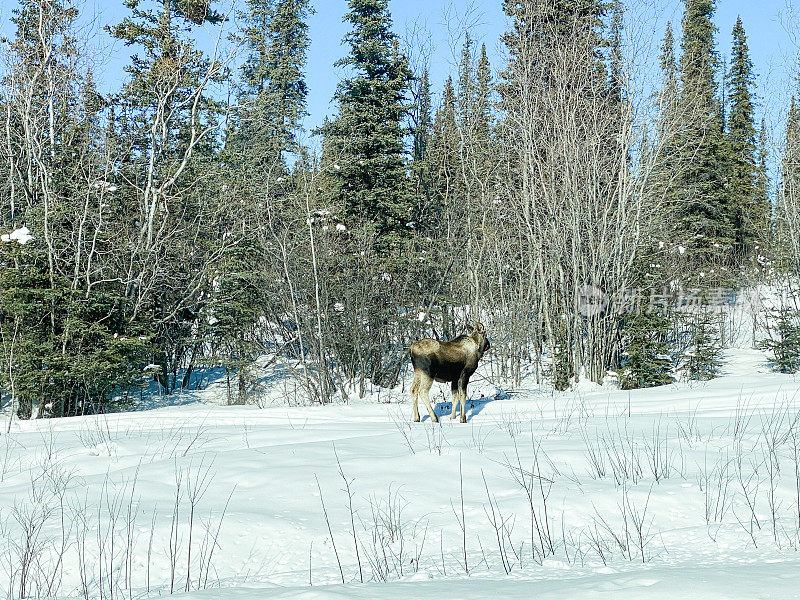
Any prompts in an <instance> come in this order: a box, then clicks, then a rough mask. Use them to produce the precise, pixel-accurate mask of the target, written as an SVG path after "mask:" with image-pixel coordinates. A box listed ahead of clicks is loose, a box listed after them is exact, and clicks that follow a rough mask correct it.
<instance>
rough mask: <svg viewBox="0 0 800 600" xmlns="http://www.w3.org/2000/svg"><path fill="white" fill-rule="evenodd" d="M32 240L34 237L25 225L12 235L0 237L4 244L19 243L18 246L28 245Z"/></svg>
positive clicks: (6, 234)
mask: <svg viewBox="0 0 800 600" xmlns="http://www.w3.org/2000/svg"><path fill="white" fill-rule="evenodd" d="M32 239H33V236H32V235H31V232H30V230H29V229H28V228H27V227H25V226H24V225H23V226H22V227H19V228H18V229H15V230H14V231H12V232H11V233H4V234H3V235H0V241H2V242H17V243H18V244H20V245H22V246H24V245H25V244H27V243H28V242H29V241H31V240H32Z"/></svg>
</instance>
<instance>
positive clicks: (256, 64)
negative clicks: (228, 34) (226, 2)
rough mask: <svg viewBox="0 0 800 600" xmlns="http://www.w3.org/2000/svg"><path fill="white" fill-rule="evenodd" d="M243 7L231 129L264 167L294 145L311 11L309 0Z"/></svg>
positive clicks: (304, 89)
mask: <svg viewBox="0 0 800 600" xmlns="http://www.w3.org/2000/svg"><path fill="white" fill-rule="evenodd" d="M247 6H248V10H247V11H246V12H244V13H243V14H242V17H243V19H244V20H245V26H244V28H243V41H244V43H245V47H246V49H247V52H248V54H247V59H246V60H245V62H244V64H243V65H242V83H241V86H240V91H239V101H240V104H241V117H240V123H239V124H238V130H237V132H236V133H237V134H238V138H237V139H239V140H241V145H242V151H244V152H245V153H247V154H248V155H249V158H248V160H249V162H250V163H255V162H260V163H261V166H262V167H263V168H264V169H269V168H270V167H271V166H273V165H275V164H278V163H280V164H283V163H284V162H285V154H286V153H287V152H296V151H297V149H298V140H297V133H298V131H299V128H300V122H301V120H302V118H303V117H304V116H305V108H306V98H307V96H308V86H307V84H306V81H305V77H304V69H305V64H306V59H307V53H308V47H309V44H310V39H309V37H308V17H309V15H310V14H311V12H312V10H311V8H310V6H309V0H248V1H247ZM256 157H257V158H256ZM262 179H263V178H262Z"/></svg>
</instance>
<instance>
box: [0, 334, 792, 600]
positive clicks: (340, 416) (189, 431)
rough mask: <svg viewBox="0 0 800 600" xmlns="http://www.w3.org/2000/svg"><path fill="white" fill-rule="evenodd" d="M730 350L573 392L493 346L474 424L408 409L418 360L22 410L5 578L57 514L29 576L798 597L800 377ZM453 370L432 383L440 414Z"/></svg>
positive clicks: (333, 588) (457, 592)
mask: <svg viewBox="0 0 800 600" xmlns="http://www.w3.org/2000/svg"><path fill="white" fill-rule="evenodd" d="M725 359H726V363H725V367H724V374H723V376H721V377H720V378H718V379H715V380H712V381H710V382H702V383H701V382H679V383H675V384H673V385H669V386H664V387H659V388H653V389H649V390H634V391H631V392H628V391H619V390H616V389H613V386H612V385H610V384H609V385H603V386H598V385H594V384H581V385H579V386H577V388H576V389H574V390H572V391H569V392H563V393H556V392H553V391H552V390H551V389H548V388H547V387H545V386H537V385H536V384H535V383H534V382H533V381H532V380H531V379H526V380H524V381H523V385H522V386H521V387H520V388H519V389H510V388H504V389H503V390H502V391H501V390H500V389H498V387H496V386H495V385H493V383H492V378H491V371H492V368H493V366H492V365H491V364H490V363H488V362H487V364H484V365H482V368H481V370H480V371H479V372H478V373H477V374H476V376H475V377H474V378H473V382H472V383H471V384H470V390H469V395H470V397H471V398H472V400H471V401H470V402H468V408H469V422H468V423H467V424H464V425H462V424H460V423H457V422H455V423H454V422H452V421H450V420H449V419H446V418H445V419H442V420H443V423H442V424H441V425H435V424H433V423H431V422H430V420H429V418H428V417H427V415H425V416H423V422H422V423H410V422H409V418H410V414H411V408H410V406H409V404H408V402H407V401H406V395H407V393H408V389H407V386H408V384H409V383H410V381H409V379H410V377H409V374H406V376H405V377H404V379H403V381H404V384H405V390H403V389H402V386H401V387H398V388H397V389H395V390H377V389H376V390H373V391H372V392H371V393H370V395H368V396H367V397H366V398H364V399H362V400H356V401H353V402H352V403H350V404H345V403H339V404H335V405H329V406H291V405H290V404H293V400H292V392H291V387H289V386H290V383H289V382H288V380H281V379H280V378H279V377H278V376H277V375H274V374H271V375H270V376H269V377H268V378H267V379H266V381H265V385H266V392H265V393H266V396H267V398H266V399H265V401H264V402H262V405H264V406H265V408H261V409H259V408H256V407H255V406H231V407H228V406H223V405H222V403H223V402H224V399H225V397H226V396H225V385H224V381H223V380H219V381H218V382H216V383H214V384H213V385H209V386H208V387H206V388H205V389H204V390H202V391H193V392H190V393H187V394H184V395H182V396H179V397H176V398H175V399H173V401H174V402H175V403H178V402H179V403H180V405H166V406H164V405H162V406H161V407H160V408H156V409H151V410H140V411H138V412H129V413H116V414H110V415H97V416H86V417H78V418H69V419H58V420H55V419H51V420H37V421H22V422H21V421H16V420H14V421H11V425H10V428H11V430H10V432H9V433H8V434H6V433H5V430H6V427H7V426H8V420H7V419H8V417H9V413H8V410H7V409H6V413H5V419H6V420H5V421H4V423H3V428H2V435H0V532H2V539H4V540H7V543H6V544H3V545H1V546H0V595H2V596H3V597H9V596H11V597H18V596H19V586H20V575H21V573H22V571H21V564H22V559H21V558H20V557H21V556H22V555H23V554H24V550H25V548H26V545H25V543H24V541H25V537H24V536H23V525H24V524H38V526H37V528H36V530H35V531H36V532H37V536H36V537H35V539H33V541H32V548H33V550H34V552H33V553H32V556H34V559H33V562H34V565H33V567H32V568H31V569H30V570H28V571H27V573H28V575H27V577H28V581H27V582H26V585H27V590H26V593H27V594H28V595H30V596H36V595H37V590H38V591H39V592H40V595H45V593H44V590H46V588H47V584H48V581H49V580H48V577H51V578H52V577H53V574H56V575H57V577H55V580H54V581H56V582H57V583H55V584H54V585H55V586H56V589H57V593H56V594H53V595H55V596H57V597H64V598H66V597H79V596H81V597H82V593H81V585H82V584H81V581H82V579H83V581H84V582H85V584H86V586H87V589H88V595H89V596H90V597H101V589H102V590H103V591H102V595H103V597H111V593H110V591H109V589H110V586H111V585H113V586H114V588H115V589H114V593H115V594H117V595H119V594H121V595H122V596H126V597H128V596H130V597H132V598H147V597H157V596H163V595H165V594H169V593H170V589H171V588H172V591H174V592H175V595H176V597H178V598H186V599H193V598H198V599H203V598H206V599H211V598H213V599H223V600H224V599H230V600H239V599H248V600H250V599H255V600H260V599H299V598H302V599H306V600H329V599H339V598H342V599H344V598H355V599H360V598H363V599H368V598H369V599H372V598H400V597H404V598H405V597H409V598H418V599H421V600H428V599H430V600H433V599H436V600H439V599H442V598H463V599H476V600H477V599H479V598H487V597H498V598H501V597H502V598H511V599H515V598H519V599H522V598H525V599H527V598H531V597H536V598H543V599H557V598H558V599H561V598H573V597H579V598H589V599H592V598H615V599H622V600H640V599H662V598H663V599H667V598H688V599H701V598H728V599H742V600H744V599H747V600H750V599H754V598H778V599H782V598H796V597H797V590H798V585H800V568H798V567H800V554H799V553H798V552H797V550H798V549H800V527H798V507H797V497H796V496H797V485H798V481H797V479H796V477H795V467H796V465H797V463H796V461H795V458H794V457H795V456H796V455H795V450H796V449H797V448H798V446H799V445H800V436H798V435H797V434H798V430H797V426H796V423H795V418H796V416H797V415H798V414H800V381H798V379H797V378H796V377H795V376H791V375H781V374H777V373H774V372H773V371H772V370H771V366H770V364H769V361H768V359H767V357H766V356H765V355H764V354H763V353H761V352H760V351H756V350H752V349H748V348H739V349H733V350H730V351H728V352H727V354H726V357H725ZM267 362H268V361H264V363H263V364H264V365H266V364H267ZM449 393H450V392H449V389H447V388H446V386H444V385H441V386H440V385H438V384H437V385H436V386H435V387H434V388H433V389H432V391H431V394H432V398H433V400H435V404H436V409H437V412H438V413H439V414H440V415H444V414H446V413H448V412H449V408H450V403H449V397H450V396H449ZM481 397H482V398H483V400H480V398H481ZM167 401H169V399H167ZM422 412H423V413H424V412H425V411H424V409H423V410H422ZM459 470H461V473H462V474H463V477H462V476H460V475H459ZM519 481H523V482H527V483H526V484H531V483H532V487H531V488H529V489H531V491H532V492H533V494H532V498H533V506H534V512H533V514H532V513H531V508H530V506H531V503H530V502H529V499H528V496H527V493H526V489H525V488H524V487H523V485H521V484H520V483H519ZM540 482H541V487H540ZM347 486H349V488H350V494H351V496H352V508H353V513H352V520H351V512H350V509H349V497H348V493H347V491H346V490H347ZM462 486H463V496H462V493H461V489H462ZM320 491H321V493H322V494H321V495H320ZM192 497H194V499H195V502H194V508H195V510H194V516H193V517H192V516H191V515H192V511H191V508H192V502H191V499H192ZM462 498H463V513H462V508H461V504H462ZM176 499H177V507H178V510H177V511H176V510H175V507H176ZM323 501H324V506H325V511H326V512H327V516H328V522H329V524H330V531H332V533H333V539H331V534H330V533H329V529H328V522H326V518H325V511H323ZM751 507H752V508H751ZM545 509H546V514H545ZM773 509H774V519H773ZM462 514H463V515H464V516H465V518H466V528H465V530H464V531H462V528H461V526H460V522H461V521H460V520H461V518H462V517H461V515H462ZM532 516H533V517H535V518H536V519H537V521H536V522H538V523H539V524H540V526H541V527H542V535H543V536H544V545H545V546H548V545H549V542H552V546H553V550H554V552H553V553H550V552H548V551H545V552H544V553H542V551H541V548H542V545H543V542H542V539H543V538H540V536H539V534H538V533H537V530H536V525H534V526H533V528H532V526H531V519H532ZM493 518H494V519H495V522H496V523H498V524H499V526H498V529H497V530H495V528H494V527H493V526H492V519H493ZM190 523H191V524H192V527H191V556H190V555H189V548H190ZM176 524H177V525H176ZM626 524H627V526H626ZM353 528H355V535H356V537H357V539H358V550H359V555H358V557H357V556H356V553H355V550H354V543H353ZM62 533H63V534H64V536H63V537H62ZM532 533H533V536H532V535H531V534H532ZM464 539H466V557H467V564H466V568H465V566H464V554H465V548H464ZM531 539H533V547H537V548H539V550H533V551H532V545H531ZM498 540H499V541H498ZM112 542H113V544H112ZM112 546H113V549H112ZM334 546H335V549H334ZM62 548H65V550H62ZM170 548H173V551H171V550H170ZM175 548H177V549H175ZM211 548H213V549H214V550H213V552H211ZM59 554H63V561H61V562H59V560H58V556H59ZM337 554H338V557H339V561H340V562H341V567H342V572H343V574H344V579H345V582H346V583H345V584H342V583H341V580H342V573H341V572H340V570H339V565H338V563H337ZM171 556H172V557H173V558H174V562H173V561H171V560H170V557H171ZM79 559H80V560H79ZM359 559H360V561H361V573H362V576H363V579H364V583H360V579H361V576H359V566H358V562H359ZM58 564H60V565H61V566H54V565H58ZM187 565H188V590H189V591H185V590H186V588H187ZM506 571H510V573H508V574H507V573H506ZM81 573H83V574H84V575H83V578H82V576H81ZM148 577H149V586H148ZM383 579H386V582H383V581H382V580H383ZM309 580H310V582H311V584H313V585H311V586H309ZM12 581H13V586H14V590H13V591H9V585H10V582H12ZM171 581H172V582H173V583H172V584H171V583H170V582H171ZM128 588H130V590H128ZM148 589H149V591H148ZM129 591H130V593H129Z"/></svg>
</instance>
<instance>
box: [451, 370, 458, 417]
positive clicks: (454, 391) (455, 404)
mask: <svg viewBox="0 0 800 600" xmlns="http://www.w3.org/2000/svg"><path fill="white" fill-rule="evenodd" d="M450 392H451V395H452V402H453V412H452V413H450V418H451V419H455V418H456V409H457V408H458V379H456V380H455V381H453V383H452V384H451V386H450Z"/></svg>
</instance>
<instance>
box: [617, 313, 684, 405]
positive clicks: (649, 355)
mask: <svg viewBox="0 0 800 600" xmlns="http://www.w3.org/2000/svg"><path fill="white" fill-rule="evenodd" d="M671 325H672V323H671V322H670V320H669V319H668V318H667V317H665V316H663V315H660V314H658V313H656V312H637V313H634V314H632V315H629V316H628V317H627V318H626V319H625V320H624V323H623V327H622V331H621V333H622V347H623V349H624V353H623V357H622V361H621V363H622V364H621V368H620V377H619V382H620V387H621V388H622V389H623V390H632V389H637V388H646V387H654V386H658V385H666V384H668V383H672V381H673V377H672V374H671V373H672V368H673V366H674V363H673V359H672V356H671V355H670V352H669V346H668V344H667V337H668V333H669V330H670V328H671Z"/></svg>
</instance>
